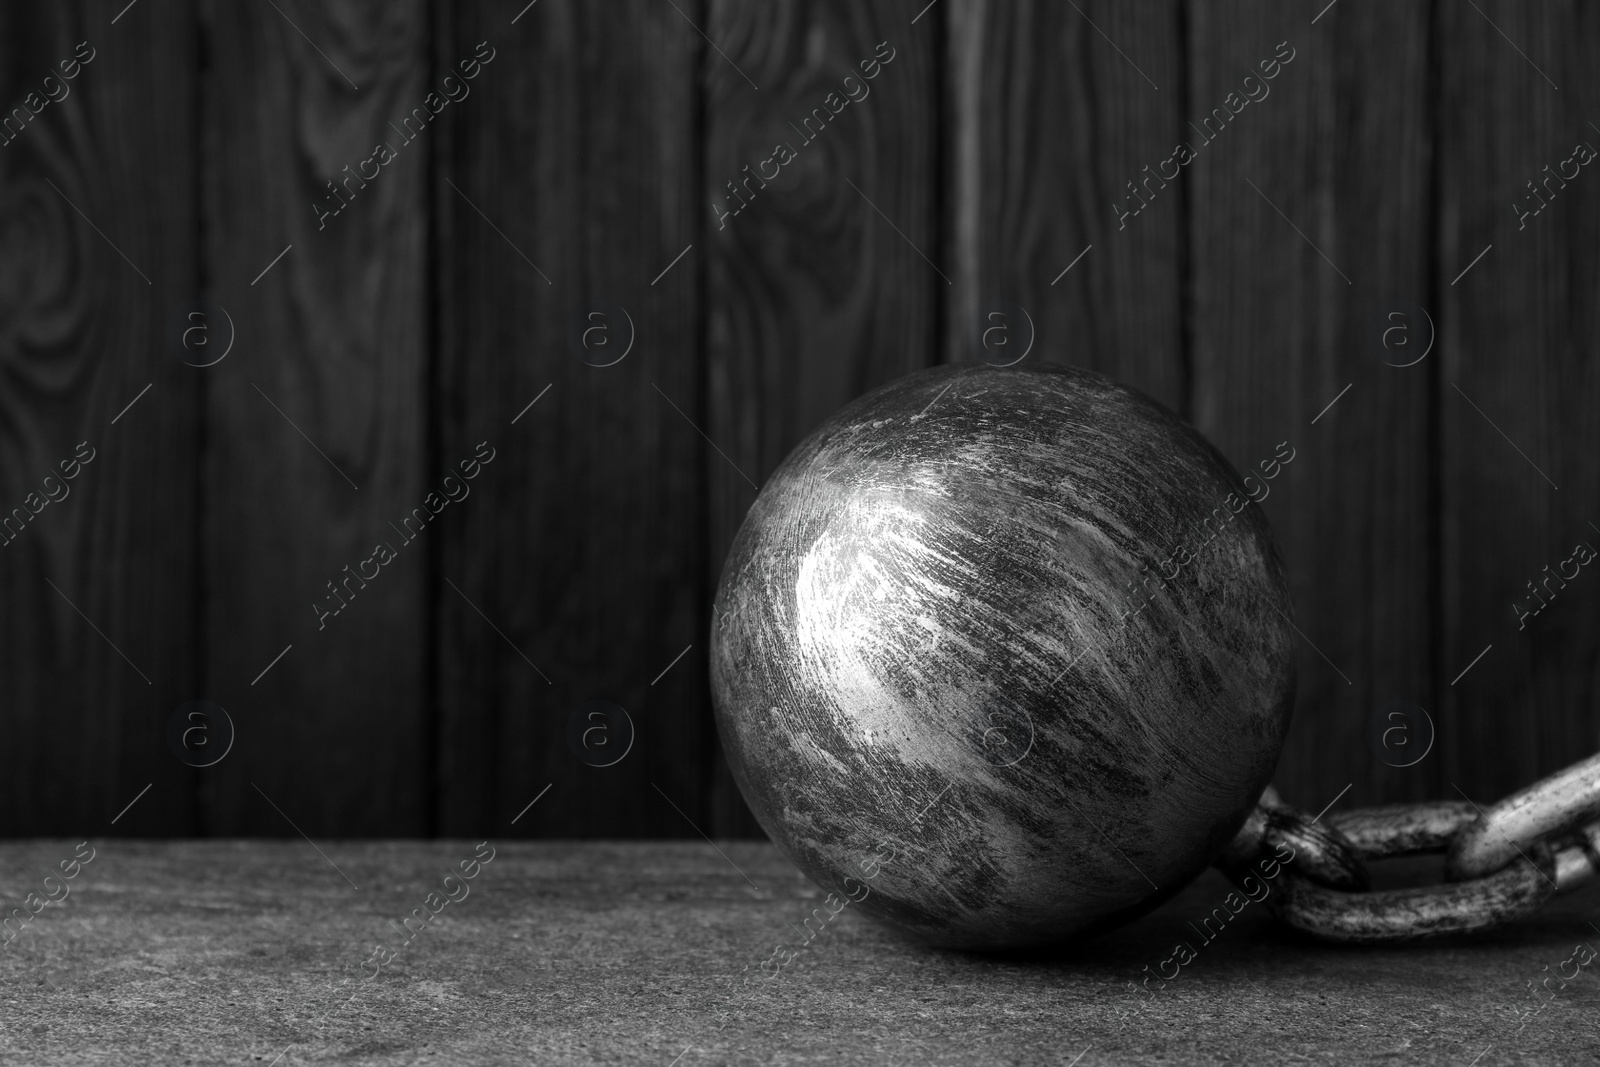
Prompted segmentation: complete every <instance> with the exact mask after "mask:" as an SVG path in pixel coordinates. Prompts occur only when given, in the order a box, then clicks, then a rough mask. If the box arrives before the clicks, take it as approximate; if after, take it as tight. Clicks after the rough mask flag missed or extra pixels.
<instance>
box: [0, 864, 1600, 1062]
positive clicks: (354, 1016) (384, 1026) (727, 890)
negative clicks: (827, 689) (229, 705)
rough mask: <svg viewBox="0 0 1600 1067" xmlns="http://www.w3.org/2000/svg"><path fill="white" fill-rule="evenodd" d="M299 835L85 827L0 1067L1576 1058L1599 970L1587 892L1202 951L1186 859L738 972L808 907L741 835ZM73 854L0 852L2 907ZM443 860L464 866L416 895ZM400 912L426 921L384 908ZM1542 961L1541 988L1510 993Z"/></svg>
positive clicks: (1273, 935) (27, 961)
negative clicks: (1491, 910)
mask: <svg viewBox="0 0 1600 1067" xmlns="http://www.w3.org/2000/svg"><path fill="white" fill-rule="evenodd" d="M318 846H319V847H320V849H321V852H322V853H325V856H324V855H319V854H318V851H316V850H315V849H314V848H313V847H312V846H311V845H310V844H308V843H307V842H305V841H304V840H294V841H270V842H179V843H171V842H142V841H126V840H115V839H111V840H104V839H103V840H100V841H97V842H94V847H95V849H96V852H95V855H94V859H93V860H92V861H91V862H90V863H88V864H87V865H85V866H82V867H81V869H79V870H78V872H77V875H76V877H75V878H74V879H72V880H71V881H70V882H67V883H66V884H65V886H66V888H67V889H69V890H70V895H68V896H67V897H66V898H65V899H64V900H62V901H61V902H60V903H59V904H51V905H48V906H45V907H44V908H43V910H42V911H40V912H39V913H38V915H37V916H36V917H35V918H34V919H33V920H32V921H31V922H30V923H28V924H27V925H26V926H25V927H23V929H22V931H21V933H20V934H19V935H18V936H17V937H16V938H15V940H13V941H11V942H10V943H8V944H7V945H5V946H4V947H3V948H0V983H3V984H0V997H3V1004H0V1027H3V1029H0V1063H5V1064H34V1063H38V1064H80V1063H81V1064H87V1063H130V1064H139V1065H144V1064H157V1063H159V1064H273V1063H276V1064H279V1065H283V1067H287V1065H290V1064H304V1063H361V1064H369V1063H370V1064H401V1063H406V1064H410V1063H421V1064H434V1063H436V1064H441V1065H442V1064H452V1065H455V1064H481V1063H517V1064H547V1063H549V1064H567V1063H573V1064H579V1063H584V1064H587V1063H605V1064H648V1065H655V1067H669V1065H672V1064H677V1065H678V1067H695V1065H699V1064H709V1063H750V1064H756V1063H770V1064H798V1063H816V1064H839V1063H845V1064H857V1063H859V1064H874V1065H883V1064H901V1063H903V1064H913V1063H915V1064H924V1063H935V1064H975V1063H998V1064H1012V1063H1017V1064H1020V1063H1029V1064H1031V1063H1040V1064H1058V1065H1061V1067H1067V1065H1069V1064H1075V1065H1077V1067H1099V1065H1103V1064H1124V1063H1171V1064H1220V1063H1291V1064H1292V1063H1330V1064H1331V1063H1339V1064H1357V1063H1393V1064H1402V1063H1405V1064H1412V1063H1415V1064H1456V1065H1460V1067H1468V1065H1476V1067H1494V1065H1498V1064H1509V1063H1518V1064H1520V1063H1529V1064H1532V1063H1540V1064H1545V1063H1551V1064H1576V1063H1594V1062H1596V1059H1597V1058H1600V1013H1597V1011H1596V1008H1597V1007H1600V960H1597V961H1596V962H1594V963H1592V964H1590V965H1588V966H1587V967H1581V968H1580V967H1578V965H1577V964H1575V963H1573V962H1566V963H1565V966H1563V962H1564V961H1571V960H1572V959H1573V949H1574V947H1575V946H1576V945H1577V944H1578V943H1580V942H1587V943H1589V944H1592V945H1594V946H1596V947H1597V948H1600V928H1597V926H1600V893H1596V892H1595V887H1590V888H1589V889H1588V890H1585V891H1583V892H1581V893H1578V894H1574V895H1572V896H1570V897H1567V898H1563V899H1561V900H1559V901H1557V902H1556V903H1554V904H1553V905H1552V906H1551V907H1550V908H1549V909H1548V910H1546V911H1545V912H1543V913H1541V914H1540V915H1539V916H1538V917H1536V918H1534V919H1532V920H1530V921H1528V922H1526V923H1524V924H1522V925H1520V926H1517V927H1515V928H1512V929H1508V930H1504V931H1501V932H1497V933H1494V934H1491V935H1488V936H1483V937H1478V938H1474V939H1470V940H1454V941H1448V942H1438V943H1432V944H1424V945H1411V946H1404V947H1393V948H1382V949H1365V950H1362V949H1354V948H1334V947H1327V946H1322V945H1317V944H1314V943H1311V942H1308V941H1306V940H1304V939H1302V938H1300V937H1299V936H1297V935H1295V934H1293V933H1292V932H1289V931H1286V930H1284V929H1283V928H1281V927H1279V926H1278V925H1277V924H1276V923H1275V922H1274V920H1273V919H1272V918H1271V917H1270V916H1269V915H1267V914H1265V912H1264V910H1263V909H1262V908H1261V907H1260V906H1259V905H1251V906H1249V907H1247V908H1245V910H1244V911H1243V912H1242V913H1241V914H1240V915H1239V916H1238V917H1237V918H1236V919H1235V920H1233V922H1232V923H1231V924H1229V925H1228V926H1227V927H1226V928H1225V929H1224V930H1223V931H1222V933H1221V934H1220V935H1219V936H1217V937H1216V938H1215V940H1214V941H1212V942H1210V943H1209V944H1201V942H1200V939H1199V938H1198V937H1197V936H1196V935H1195V933H1194V931H1193V930H1191V929H1190V928H1189V926H1188V922H1189V920H1191V919H1193V920H1195V921H1198V920H1199V919H1200V918H1201V917H1203V915H1204V914H1206V913H1208V912H1209V911H1210V910H1211V908H1213V907H1214V906H1216V905H1218V904H1219V903H1220V902H1221V901H1222V898H1223V897H1224V896H1225V895H1226V893H1227V892H1228V888H1229V887H1228V886H1227V884H1226V883H1225V882H1224V881H1223V880H1222V879H1221V878H1220V876H1218V875H1216V874H1215V873H1214V872H1212V873H1208V874H1206V875H1205V876H1204V877H1202V878H1201V879H1200V880H1199V881H1198V882H1196V883H1195V884H1194V885H1192V886H1190V887H1189V888H1188V889H1187V890H1185V891H1184V892H1183V893H1182V894H1181V895H1179V896H1178V897H1177V898H1176V899H1175V900H1173V901H1172V902H1171V903H1169V904H1168V905H1166V906H1165V907H1163V908H1162V909H1160V910H1159V911H1158V912H1156V913H1154V914H1152V915H1150V916H1148V917H1146V918H1145V919H1143V920H1142V921H1140V922H1138V923H1136V924H1134V925H1132V926H1130V927H1128V928H1125V929H1123V930H1120V931H1117V932H1115V933H1112V934H1109V935H1106V936H1104V937H1101V938H1099V939H1098V940H1095V941H1093V942H1091V943H1089V944H1086V945H1084V946H1081V947H1079V948H1077V949H1075V950H1074V951H1072V952H1069V953H1066V954H1062V955H1057V956H1055V957H1052V958H1048V959H1015V958H1012V959H994V958H988V957H983V956H975V955H964V954H952V953H944V952H938V951H933V950H929V949H926V948H922V947H919V946H917V945H913V944H908V943H906V942H904V941H902V940H900V939H899V938H897V937H896V936H895V935H893V934H891V933H890V932H888V931H886V930H884V929H881V928H879V927H878V926H875V925H873V924H872V923H871V922H870V921H868V920H866V919H864V918H863V917H861V916H860V915H858V914H856V913H854V912H853V911H852V910H851V909H850V908H848V907H846V908H845V909H844V910H843V911H841V912H840V913H839V914H838V915H837V916H836V917H835V918H833V919H832V920H831V921H830V922H829V923H828V924H827V925H826V926H825V927H823V929H822V932H821V933H820V934H819V935H817V936H816V937H815V938H814V939H813V940H812V941H811V943H810V944H809V946H807V947H806V948H805V949H804V950H803V951H801V952H800V953H799V955H798V956H797V957H795V958H793V959H792V960H790V961H789V962H788V964H787V965H786V966H784V967H783V968H782V970H781V971H779V972H778V973H777V974H776V976H775V977H768V976H767V974H768V973H770V972H771V969H772V964H769V966H768V969H767V972H766V973H764V972H763V970H762V967H761V964H762V962H763V961H767V960H770V959H772V957H773V953H774V949H775V948H776V946H777V945H778V944H779V943H780V942H785V943H788V944H790V945H796V944H798V943H800V942H801V941H803V940H804V937H805V934H804V933H803V932H802V931H801V929H800V927H801V924H802V923H803V922H804V920H805V919H806V917H807V916H808V915H811V914H812V912H813V910H814V909H816V908H817V907H819V906H820V904H821V895H820V894H819V893H818V891H817V890H816V889H815V887H813V886H812V885H811V884H810V883H809V882H807V881H806V880H805V879H804V878H802V877H801V876H800V875H799V874H798V873H797V872H796V871H795V870H794V868H793V867H792V866H790V865H789V863H788V862H787V861H786V860H784V859H783V857H782V856H781V855H780V854H778V853H777V852H776V851H775V850H774V849H773V848H772V847H771V846H770V845H767V844H764V843H755V842H729V843H722V844H721V845H720V849H721V853H725V856H724V855H723V854H720V853H719V851H718V850H717V849H714V848H713V847H712V846H711V845H709V844H708V843H706V842H704V841H700V842H693V843H690V842H672V843H651V844H637V843H607V842H601V843H577V842H552V843H543V842H521V843H514V844H504V843H501V844H496V845H494V846H493V847H494V848H495V849H496V851H495V854H494V858H493V859H492V860H491V861H490V862H489V863H488V864H486V865H481V866H480V867H478V868H476V869H474V868H472V867H471V863H470V861H471V859H472V857H473V852H474V845H473V843H470V842H460V841H430V842H420V843H419V842H379V843H373V842H359V843H356V842H319V843H318ZM484 851H485V852H487V849H485V850H484ZM72 854H73V845H72V843H70V842H59V841H29V842H18V843H11V844H7V845H5V846H3V847H0V892H3V893H4V894H5V895H6V898H7V900H8V903H7V905H6V906H7V908H11V907H16V906H18V901H19V898H20V897H21V896H23V895H26V894H28V893H30V892H40V893H41V895H42V893H43V888H44V878H45V875H46V873H47V871H48V870H50V869H54V868H55V867H56V866H57V865H58V864H59V863H60V862H61V861H62V860H67V859H70V857H71V856H72ZM462 861H468V869H469V870H475V877H474V878H472V879H471V880H470V881H469V880H467V879H464V878H459V877H458V878H455V879H451V880H448V881H447V880H446V876H447V874H448V873H449V871H450V870H451V869H453V868H454V867H455V866H456V865H457V864H459V863H461V862H462ZM335 865H337V867H335ZM1409 876H1411V877H1416V876H1417V875H1416V873H1415V872H1414V871H1412V872H1410V875H1409ZM51 886H52V892H54V893H56V894H57V895H59V894H60V892H61V888H62V887H61V885H60V884H59V883H55V882H52V883H51ZM430 893H438V894H440V895H439V896H436V897H432V898H430V897H429V896H428V894H430ZM445 894H448V895H449V896H450V897H453V898H456V899H454V900H448V901H447V899H446V896H445ZM435 908H437V909H438V910H437V914H436V915H435V914H434V909H435ZM413 909H421V912H422V914H423V915H427V916H429V917H430V919H429V921H428V922H427V924H426V925H423V924H422V923H421V922H420V920H418V919H416V918H413V919H412V922H411V927H405V926H403V920H405V919H406V918H408V917H411V916H412V913H413ZM822 914H824V915H826V914H827V911H826V910H824V911H823V913H822ZM816 925H817V922H816V920H813V927H815V926H816ZM410 928H418V929H420V932H418V933H416V934H415V935H414V936H411V937H410V938H409V943H408V941H407V933H406V931H408V930H409V929H410ZM1179 940H1186V941H1189V942H1190V943H1191V944H1193V945H1194V947H1195V948H1196V950H1197V953H1196V958H1195V959H1194V960H1193V961H1192V962H1190V963H1189V964H1188V965H1187V966H1185V967H1184V968H1183V969H1182V973H1181V975H1180V976H1179V977H1178V978H1176V979H1175V980H1174V981H1172V982H1171V983H1169V984H1168V985H1167V986H1166V988H1165V989H1162V990H1160V991H1159V992H1158V993H1157V994H1156V995H1155V996H1153V997H1152V998H1150V999H1148V1000H1147V1001H1146V1000H1143V999H1142V998H1140V997H1138V996H1136V995H1135V994H1134V993H1132V992H1131V991H1130V989H1129V982H1130V980H1131V979H1134V978H1135V977H1137V976H1140V975H1141V974H1142V969H1143V968H1144V967H1145V965H1147V964H1148V965H1150V967H1151V969H1152V970H1155V969H1156V968H1157V967H1158V965H1160V963H1161V961H1162V960H1164V959H1166V958H1167V957H1169V956H1170V955H1171V950H1172V946H1173V944H1174V942H1176V941H1179ZM380 945H381V946H383V947H384V948H385V949H386V950H387V951H389V952H393V953H394V955H393V956H392V957H387V956H384V955H382V954H375V946H380ZM1170 967H1171V965H1169V973H1170ZM1575 970H1576V971H1577V974H1576V977H1572V978H1570V980H1568V981H1567V982H1566V983H1565V985H1564V987H1563V986H1562V984H1561V982H1560V981H1559V980H1556V979H1555V978H1554V976H1555V975H1556V973H1557V972H1558V971H1561V972H1564V973H1566V974H1568V975H1571V974H1572V973H1573V972H1574V971H1575ZM744 977H749V981H748V982H742V981H741V979H742V978H744ZM1546 979H1551V980H1550V981H1549V988H1550V989H1551V990H1559V991H1558V992H1553V993H1544V994H1542V995H1541V996H1540V997H1538V998H1537V999H1536V998H1535V996H1534V994H1533V992H1532V991H1531V989H1530V983H1532V984H1534V985H1538V984H1539V983H1542V982H1544V981H1545V980H1546ZM1152 985H1154V983H1152ZM1541 1006H1542V1009H1541Z"/></svg>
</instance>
